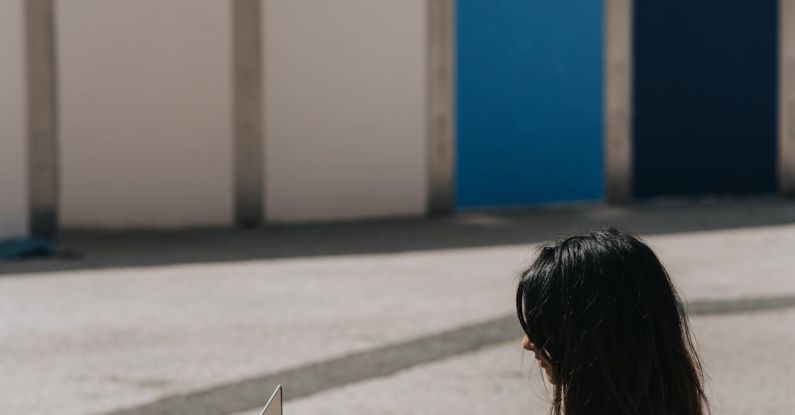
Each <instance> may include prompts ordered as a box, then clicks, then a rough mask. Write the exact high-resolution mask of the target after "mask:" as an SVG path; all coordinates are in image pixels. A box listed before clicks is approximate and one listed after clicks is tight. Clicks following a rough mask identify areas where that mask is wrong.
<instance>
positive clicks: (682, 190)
mask: <svg viewBox="0 0 795 415" xmlns="http://www.w3.org/2000/svg"><path fill="white" fill-rule="evenodd" d="M777 26H778V25H777V1H776V0H754V1H745V0H699V1H692V0H665V1H638V2H635V38H634V40H635V43H634V56H635V78H634V79H635V81H634V102H635V119H634V140H635V141H634V144H635V145H634V148H635V154H634V161H635V166H634V170H635V174H634V182H635V194H636V195H637V196H639V197H650V196H674V195H697V194H727V193H736V194H742V193H764V192H774V191H775V188H776V173H775V172H776V161H775V159H776V142H777V138H776V134H777V133H776V130H777V127H776V124H777V118H776V117H777V114H776V107H777V103H776V101H777V69H776V67H777Z"/></svg>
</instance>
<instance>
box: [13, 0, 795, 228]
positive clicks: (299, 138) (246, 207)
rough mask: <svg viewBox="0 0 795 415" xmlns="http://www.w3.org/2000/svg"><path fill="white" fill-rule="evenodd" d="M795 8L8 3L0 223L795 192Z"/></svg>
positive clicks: (512, 0)
mask: <svg viewBox="0 0 795 415" xmlns="http://www.w3.org/2000/svg"><path fill="white" fill-rule="evenodd" d="M713 3H714V4H713ZM790 3H791V2H790V0H780V1H779V2H777V1H775V0H764V1H761V2H754V3H753V5H751V4H750V3H748V2H740V1H735V0H732V1H728V2H727V1H721V2H712V1H704V2H699V3H698V5H697V7H696V6H694V5H693V3H692V2H685V1H679V0H677V1H669V2H658V3H642V2H634V3H633V2H632V1H631V0H604V1H591V0H589V1H586V2H575V1H573V0H563V1H558V2H544V1H540V0H531V1H518V0H493V1H488V2H484V1H479V0H456V1H453V0H379V1H377V2H375V1H369V0H333V1H329V0H224V1H218V0H170V1H167V2H163V1H159V0H136V1H130V0H28V1H24V0H4V1H3V2H2V3H0V31H1V33H0V34H2V36H0V56H2V61H3V65H2V66H0V109H1V111H0V120H2V124H0V128H1V130H0V133H1V134H2V137H0V190H1V191H2V193H1V194H0V236H2V237H11V236H22V235H26V234H30V233H34V234H40V235H51V234H54V233H55V232H57V231H58V230H59V229H68V228H116V229H118V228H175V227H192V226H235V225H241V226H251V225H259V224H283V223H307V222H328V221H340V220H357V219H371V218H385V217H420V216H425V215H431V214H440V213H441V214H444V213H449V212H452V211H455V210H457V209H478V208H500V207H507V206H532V205H538V204H548V203H571V202H603V201H607V202H618V203H624V202H628V201H631V200H634V199H646V198H656V197H693V196H700V195H738V194H774V193H784V194H790V193H792V192H793V189H795V144H793V139H795V134H793V133H791V131H792V128H791V126H790V118H792V115H791V114H795V112H793V111H792V105H793V104H792V102H795V100H793V99H789V97H791V96H792V95H793V93H795V87H794V86H793V84H794V83H793V82H792V80H790V79H789V78H790V77H795V71H793V70H792V68H793V66H792V65H793V62H795V60H793V58H795V33H791V31H790V29H787V25H786V24H784V22H786V21H788V20H787V19H789V20H792V21H793V22H795V7H793V5H792V4H790ZM790 26H793V25H790ZM794 27H795V26H794ZM779 28H781V29H779ZM791 38H792V39H791Z"/></svg>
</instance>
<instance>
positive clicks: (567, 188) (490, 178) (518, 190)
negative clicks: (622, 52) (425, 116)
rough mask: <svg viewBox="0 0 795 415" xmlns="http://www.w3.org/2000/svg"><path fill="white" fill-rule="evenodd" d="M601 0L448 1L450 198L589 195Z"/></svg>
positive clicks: (504, 200)
mask: <svg viewBox="0 0 795 415" xmlns="http://www.w3.org/2000/svg"><path fill="white" fill-rule="evenodd" d="M602 21H603V11H602V1H601V0H587V1H583V0H555V1H549V0H488V1H484V0H458V1H457V44H458V50H457V59H458V62H457V65H458V67H457V70H458V80H457V82H458V85H457V94H458V103H457V104H458V113H457V123H458V124H457V131H458V137H457V148H458V154H457V160H458V163H457V186H456V187H457V189H456V190H457V204H458V206H459V207H464V208H466V207H478V206H480V207H482V206H505V205H531V204H538V203H548V202H562V201H578V200H598V199H601V198H602V193H603V184H602V183H603V175H602V170H603V169H602V137H603V133H602V126H603V123H602V118H603V117H602V97H603V91H602V73H603V71H602V56H603V53H602V51H603V47H602Z"/></svg>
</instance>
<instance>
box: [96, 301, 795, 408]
mask: <svg viewBox="0 0 795 415" xmlns="http://www.w3.org/2000/svg"><path fill="white" fill-rule="evenodd" d="M791 307H795V295H788V296H777V297H755V298H739V299H728V300H702V301H692V302H690V303H689V304H688V305H687V306H686V309H687V312H688V314H689V315H690V316H691V317H692V316H708V315H721V314H733V313H747V312H761V311H767V310H774V309H784V308H791ZM521 336H522V334H521V330H520V329H519V323H518V321H517V318H516V316H515V315H508V316H503V317H499V318H495V319H492V320H489V321H485V322H481V323H477V324H472V325H468V326H464V327H459V328H455V329H452V330H448V331H444V332H441V333H437V334H433V335H429V336H424V337H419V338H416V339H411V340H408V341H404V342H401V343H396V344H391V345H386V346H382V347H379V348H375V349H371V350H366V351H362V352H357V353H353V354H349V355H347V356H342V357H338V358H334V359H330V360H326V361H322V362H315V363H310V364H307V365H303V366H299V367H296V368H293V369H288V370H284V371H281V372H277V373H272V374H266V375H263V376H260V377H255V378H251V379H245V380H240V381H236V382H232V383H227V384H224V385H218V386H216V387H213V388H209V389H205V390H202V391H197V392H193V393H188V394H184V395H174V396H167V397H164V398H161V399H159V400H156V401H154V402H151V403H148V404H144V405H140V406H136V407H131V408H127V409H121V410H117V411H113V412H109V413H106V414H104V415H177V414H180V415H183V414H190V415H223V414H231V413H236V412H242V411H247V410H255V409H257V408H259V407H261V406H262V405H263V404H264V399H265V397H266V396H268V394H269V391H272V390H273V389H274V388H275V387H276V385H279V384H281V385H284V386H285V389H284V391H285V392H284V393H285V399H287V400H291V399H298V398H303V397H307V396H310V395H313V394H316V393H319V392H323V391H325V390H329V389H332V388H337V387H341V386H345V385H350V384H353V383H358V382H363V381H366V380H369V379H375V378H379V377H384V376H388V375H391V374H394V373H397V372H399V371H401V370H406V369H409V368H412V367H415V366H419V365H423V364H427V363H431V362H434V361H438V360H441V359H445V358H449V357H453V356H458V355H461V354H464V353H470V352H475V351H478V350H480V349H483V348H485V347H488V346H492V345H496V344H500V343H504V342H508V341H516V344H517V347H519V340H518V339H519V338H520V337H521Z"/></svg>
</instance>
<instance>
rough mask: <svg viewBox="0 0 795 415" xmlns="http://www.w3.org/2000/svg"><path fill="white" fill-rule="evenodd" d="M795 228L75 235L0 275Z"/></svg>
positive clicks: (460, 225)
mask: <svg viewBox="0 0 795 415" xmlns="http://www.w3.org/2000/svg"><path fill="white" fill-rule="evenodd" d="M790 223H795V201H792V200H785V199H750V200H733V201H712V202H697V203H696V202H681V203H664V204H660V203H657V204H636V205H632V206H628V207H609V206H603V205H580V206H567V207H548V208H537V209H530V210H515V211H502V212H494V213H489V212H472V213H462V214H458V215H455V216H451V217H447V218H436V219H414V220H393V221H380V222H371V223H348V224H335V225H314V226H270V227H264V228H260V229H253V230H239V229H238V230H235V229H184V230H171V231H164V230H151V231H114V232H110V231H105V232H100V231H71V232H70V231H67V232H64V233H63V234H62V236H61V240H60V242H61V246H62V251H63V252H65V255H61V256H57V257H55V258H51V259H37V260H26V261H16V262H5V263H0V274H23V273H37V272H52V271H68V270H85V269H101V268H114V267H146V266H158V265H173V264H186V263H213V262H223V261H249V260H262V259H277V258H296V257H310V256H328V255H351V254H381V253H394V252H408V251H423V250H436V249H450V248H468V247H482V246H499V245H515V244H531V243H537V242H542V241H546V240H549V239H553V238H557V237H559V236H561V235H565V234H567V233H572V232H581V231H585V230H588V229H592V228H594V227H604V226H615V227H620V228H623V229H625V230H627V231H630V232H634V233H639V234H645V235H651V234H668V233H680V232H693V231H709V230H720V229H734V228H745V227H757V226H770V225H783V224H790Z"/></svg>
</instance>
